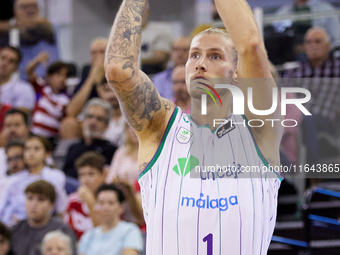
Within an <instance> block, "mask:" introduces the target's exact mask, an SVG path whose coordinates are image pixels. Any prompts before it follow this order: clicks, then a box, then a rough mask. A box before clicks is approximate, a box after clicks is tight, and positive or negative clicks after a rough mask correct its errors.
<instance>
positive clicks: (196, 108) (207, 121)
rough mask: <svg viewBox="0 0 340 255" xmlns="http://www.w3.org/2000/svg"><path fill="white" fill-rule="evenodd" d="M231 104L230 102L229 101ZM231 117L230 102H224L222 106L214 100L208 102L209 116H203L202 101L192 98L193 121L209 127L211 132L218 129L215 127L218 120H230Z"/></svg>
mask: <svg viewBox="0 0 340 255" xmlns="http://www.w3.org/2000/svg"><path fill="white" fill-rule="evenodd" d="M229 102H230V101H229ZM230 115H231V107H230V103H228V100H223V98H222V105H220V104H217V105H215V103H214V102H213V101H212V100H207V114H206V115H202V111H201V100H198V99H195V98H191V114H190V116H191V119H192V120H193V121H194V122H195V123H196V124H197V125H198V126H204V125H209V126H210V129H211V130H214V129H216V128H217V126H216V125H214V120H216V119H228V118H229V116H230Z"/></svg>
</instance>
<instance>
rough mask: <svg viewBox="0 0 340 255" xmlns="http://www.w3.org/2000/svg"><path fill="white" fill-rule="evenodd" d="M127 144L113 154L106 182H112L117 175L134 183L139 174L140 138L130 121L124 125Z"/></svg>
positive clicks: (131, 183)
mask: <svg viewBox="0 0 340 255" xmlns="http://www.w3.org/2000/svg"><path fill="white" fill-rule="evenodd" d="M124 133H125V144H124V146H122V147H120V148H118V150H117V151H116V153H115V155H114V156H113V159H112V162H111V165H110V170H109V173H108V175H107V179H106V182H107V183H110V182H112V180H113V179H114V178H116V177H120V178H124V179H126V180H128V182H129V183H130V185H134V183H135V181H136V180H137V177H138V175H139V170H138V146H139V140H138V137H137V135H136V134H135V131H134V130H133V129H132V128H131V127H130V125H129V124H128V123H125V125H124Z"/></svg>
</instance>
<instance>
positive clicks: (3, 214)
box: [0, 136, 67, 226]
mask: <svg viewBox="0 0 340 255" xmlns="http://www.w3.org/2000/svg"><path fill="white" fill-rule="evenodd" d="M50 147H51V146H50V144H49V142H48V140H46V139H45V138H42V137H37V136H32V137H30V138H28V139H27V140H26V142H25V150H24V161H25V164H26V166H27V169H26V170H24V171H21V172H19V173H17V174H16V175H15V176H14V177H13V180H12V182H11V184H10V186H9V187H8V189H7V191H6V195H5V199H4V201H3V203H2V204H1V205H0V220H1V221H3V222H4V223H5V224H6V225H7V226H12V225H13V224H15V223H16V222H17V221H18V220H23V219H26V217H27V214H26V211H25V206H24V204H25V193H24V191H25V189H26V187H27V186H28V185H29V184H31V183H33V182H34V181H37V180H46V181H48V182H50V183H51V184H53V185H54V187H55V189H56V192H57V194H58V198H57V202H56V208H55V209H56V210H55V211H56V213H57V214H58V215H59V216H61V217H62V215H63V213H64V212H65V209H66V203H67V195H66V192H65V175H64V173H63V172H61V171H60V170H57V169H51V168H50V167H49V166H47V165H45V160H46V158H47V156H48V154H49V153H50V152H51V150H50Z"/></svg>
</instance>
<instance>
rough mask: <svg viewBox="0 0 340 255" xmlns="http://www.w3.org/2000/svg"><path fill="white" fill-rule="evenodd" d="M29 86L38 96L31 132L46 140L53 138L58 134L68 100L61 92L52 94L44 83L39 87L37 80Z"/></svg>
mask: <svg viewBox="0 0 340 255" xmlns="http://www.w3.org/2000/svg"><path fill="white" fill-rule="evenodd" d="M31 84H32V85H33V87H34V89H35V91H36V93H37V94H38V100H37V103H36V105H35V109H34V113H33V118H32V122H33V126H32V130H31V131H32V133H34V134H37V135H40V136H44V137H47V138H49V137H55V136H57V135H58V134H59V128H60V124H61V120H62V119H63V118H64V117H65V110H66V106H67V105H68V103H69V102H70V98H69V97H68V96H67V95H66V94H65V93H63V92H62V93H59V94H54V93H53V92H52V89H51V87H50V86H47V84H46V83H45V82H44V83H41V84H42V85H40V83H39V82H38V81H37V80H33V81H31Z"/></svg>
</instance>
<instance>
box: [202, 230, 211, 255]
mask: <svg viewBox="0 0 340 255" xmlns="http://www.w3.org/2000/svg"><path fill="white" fill-rule="evenodd" d="M203 242H207V255H213V245H212V244H213V235H212V234H209V235H207V236H206V237H204V238H203Z"/></svg>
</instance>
